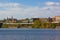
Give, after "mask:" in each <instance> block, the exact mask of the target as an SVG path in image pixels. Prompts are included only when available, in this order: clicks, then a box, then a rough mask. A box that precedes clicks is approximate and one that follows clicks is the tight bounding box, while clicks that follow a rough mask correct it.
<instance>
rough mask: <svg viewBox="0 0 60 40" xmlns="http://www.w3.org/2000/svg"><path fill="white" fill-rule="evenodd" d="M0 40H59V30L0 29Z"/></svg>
mask: <svg viewBox="0 0 60 40" xmlns="http://www.w3.org/2000/svg"><path fill="white" fill-rule="evenodd" d="M0 40H60V30H55V29H27V28H16V29H8V28H5V29H3V28H1V29H0Z"/></svg>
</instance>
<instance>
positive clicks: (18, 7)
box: [0, 0, 60, 19]
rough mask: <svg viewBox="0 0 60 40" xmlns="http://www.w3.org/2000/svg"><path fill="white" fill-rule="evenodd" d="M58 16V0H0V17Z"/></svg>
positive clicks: (59, 10) (59, 4) (59, 7)
mask: <svg viewBox="0 0 60 40" xmlns="http://www.w3.org/2000/svg"><path fill="white" fill-rule="evenodd" d="M11 16H13V17H14V18H17V19H24V18H35V17H39V18H42V17H44V18H46V17H54V16H60V0H0V19H4V18H7V17H11Z"/></svg>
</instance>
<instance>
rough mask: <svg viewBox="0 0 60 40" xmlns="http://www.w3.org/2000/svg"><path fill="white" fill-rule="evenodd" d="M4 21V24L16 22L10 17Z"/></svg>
mask: <svg viewBox="0 0 60 40" xmlns="http://www.w3.org/2000/svg"><path fill="white" fill-rule="evenodd" d="M4 20H5V22H7V23H16V22H17V19H15V18H13V17H11V18H8V17H7V19H4Z"/></svg>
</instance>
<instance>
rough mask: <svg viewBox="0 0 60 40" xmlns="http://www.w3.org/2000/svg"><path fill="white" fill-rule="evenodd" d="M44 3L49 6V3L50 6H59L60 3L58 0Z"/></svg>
mask: <svg viewBox="0 0 60 40" xmlns="http://www.w3.org/2000/svg"><path fill="white" fill-rule="evenodd" d="M45 4H46V5H48V6H49V5H50V6H51V5H53V6H59V5H60V3H59V2H46V3H45Z"/></svg>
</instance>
